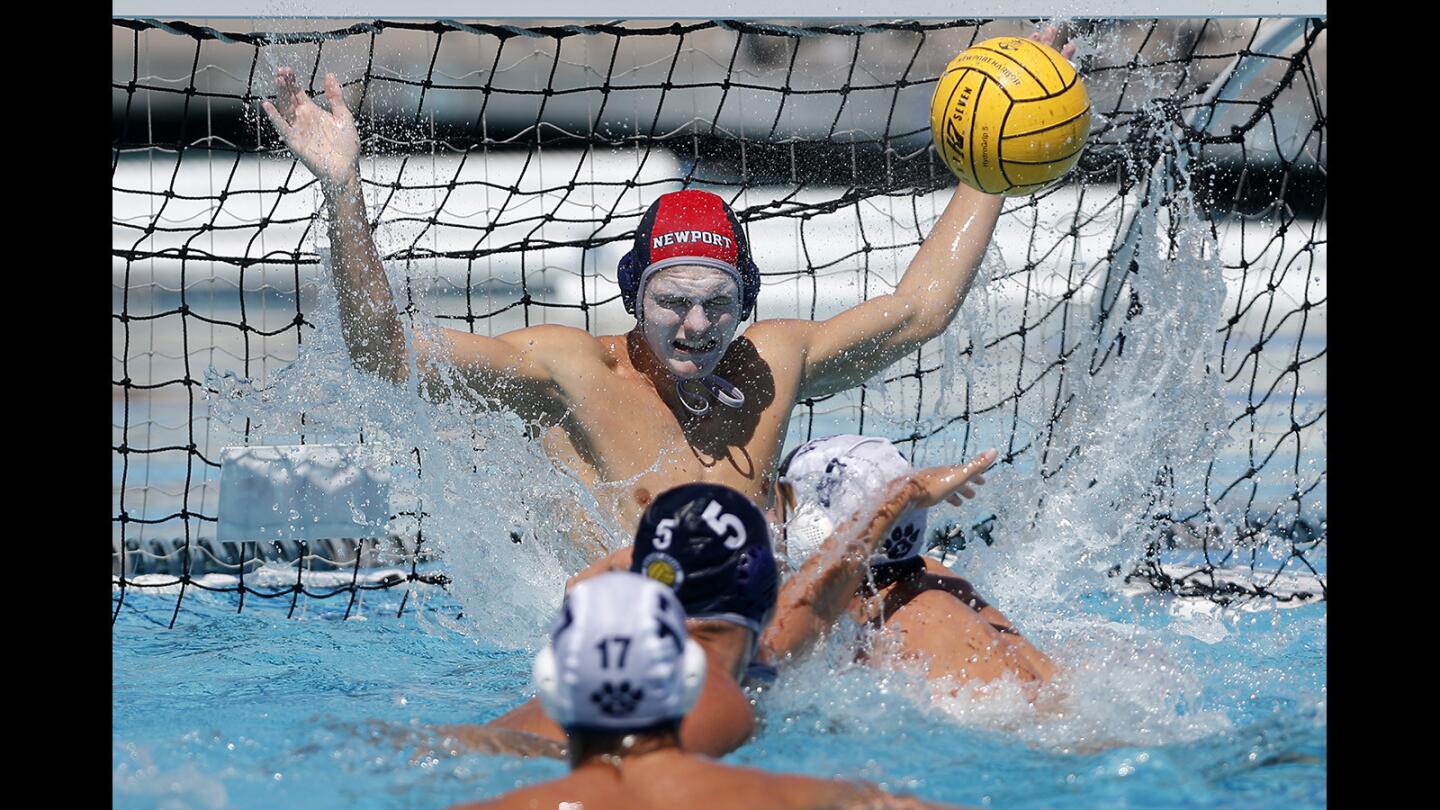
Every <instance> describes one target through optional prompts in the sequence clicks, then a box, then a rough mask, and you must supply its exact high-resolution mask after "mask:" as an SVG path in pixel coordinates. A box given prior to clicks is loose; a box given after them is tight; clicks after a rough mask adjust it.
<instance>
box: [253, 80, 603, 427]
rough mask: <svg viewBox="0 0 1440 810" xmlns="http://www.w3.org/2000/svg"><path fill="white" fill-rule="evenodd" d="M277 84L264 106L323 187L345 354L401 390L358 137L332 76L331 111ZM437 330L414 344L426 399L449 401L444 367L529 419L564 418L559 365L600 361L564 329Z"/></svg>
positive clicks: (395, 332)
mask: <svg viewBox="0 0 1440 810" xmlns="http://www.w3.org/2000/svg"><path fill="white" fill-rule="evenodd" d="M275 81H276V99H275V103H274V104H272V103H270V102H268V101H266V102H264V103H263V104H262V106H263V107H264V109H265V113H266V115H268V116H269V118H270V122H271V123H272V124H273V125H274V127H275V130H276V132H278V133H279V134H280V137H281V138H282V139H283V140H284V142H285V145H286V146H287V147H289V148H290V151H291V152H293V153H294V154H295V157H296V158H297V159H299V160H300V162H301V163H303V164H304V165H305V167H306V168H307V169H309V170H310V172H311V173H312V174H314V175H315V177H316V178H318V180H319V182H320V187H321V189H322V190H323V191H324V194H325V202H326V206H327V207H328V209H329V215H330V216H329V220H330V222H329V229H330V244H331V246H332V248H333V253H332V258H331V262H330V270H331V273H332V275H333V276H334V279H335V292H336V296H337V298H338V299H339V304H340V329H341V332H342V334H343V335H344V338H345V346H346V348H347V349H348V350H349V352H350V357H351V359H352V360H353V361H354V362H355V364H356V366H357V367H359V368H360V369H362V370H364V371H367V372H369V373H371V374H375V375H377V376H379V377H381V378H383V379H386V380H390V381H391V382H397V383H398V382H402V381H404V380H405V379H407V378H408V377H409V374H410V372H409V358H408V356H407V351H406V345H405V333H404V329H403V328H402V325H401V320H400V314H399V312H398V311H397V310H396V309H395V302H394V299H393V297H392V295H391V292H390V282H389V279H387V278H386V276H385V268H384V265H383V264H382V263H381V261H380V254H379V252H378V251H377V250H376V248H375V240H374V237H373V235H372V234H371V232H370V225H369V222H368V218H367V214H366V211H365V198H364V195H363V194H362V193H361V189H360V163H359V158H360V138H359V135H358V133H357V131H356V129H355V121H354V119H353V117H352V116H351V114H350V110H349V108H348V107H347V106H346V105H345V99H344V96H343V95H342V93H341V88H340V83H339V82H338V81H337V80H336V79H335V76H334V74H330V73H327V74H325V99H326V102H327V103H328V104H329V107H330V109H329V110H328V111H327V110H325V109H322V108H321V107H320V106H319V105H318V104H316V103H315V102H314V101H313V100H312V99H311V98H310V96H309V95H308V94H307V93H306V92H305V90H304V89H303V88H302V87H301V86H300V84H299V82H298V81H296V78H295V73H294V71H293V70H291V69H290V68H280V69H279V70H277V71H276V74H275ZM438 331H439V333H440V337H439V339H426V338H423V337H421V336H419V335H417V336H415V341H414V342H415V348H416V351H417V352H418V355H419V356H418V358H417V360H418V362H417V366H418V367H419V368H421V369H423V370H424V371H425V372H426V381H427V382H428V383H430V388H431V390H430V391H427V393H430V394H432V395H443V393H444V389H443V388H441V387H440V386H439V385H438V384H439V383H441V382H442V379H443V377H442V374H441V373H440V367H441V366H443V365H447V364H448V365H453V366H454V367H455V369H456V370H457V371H458V372H459V373H460V377H461V380H459V382H462V383H464V384H465V385H466V386H467V387H469V388H471V389H473V390H475V391H476V392H478V393H480V394H482V395H484V396H485V397H487V398H490V399H494V400H498V401H500V402H502V403H503V404H505V405H508V406H510V407H513V408H515V409H516V410H519V411H520V412H521V416H523V417H527V418H542V417H543V416H546V415H550V416H556V415H558V414H559V413H561V412H563V407H562V404H561V403H560V402H559V401H558V400H559V398H560V397H561V392H560V391H559V390H558V387H557V386H556V384H555V382H554V374H553V372H554V371H555V369H554V368H552V367H551V365H550V364H551V363H568V362H574V361H575V360H577V359H578V360H583V359H585V358H586V357H587V356H589V355H594V354H596V353H598V352H599V345H598V344H597V343H595V340H594V338H593V337H590V336H589V335H588V334H586V333H585V332H584V331H583V330H578V329H566V328H565V327H552V326H546V327H532V328H531V329H522V330H517V331H515V332H510V333H507V334H505V335H502V336H500V337H498V338H491V337H487V336H483V335H473V334H470V333H469V332H463V331H460V330H457V329H441V330H438ZM571 333H575V334H571ZM582 338H583V339H582ZM587 344H590V345H587ZM547 360H548V361H549V362H547Z"/></svg>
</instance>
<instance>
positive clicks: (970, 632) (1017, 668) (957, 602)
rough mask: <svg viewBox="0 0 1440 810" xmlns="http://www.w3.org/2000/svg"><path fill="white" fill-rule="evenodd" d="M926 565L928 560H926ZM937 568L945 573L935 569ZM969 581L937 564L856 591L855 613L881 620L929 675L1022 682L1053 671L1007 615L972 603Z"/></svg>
mask: <svg viewBox="0 0 1440 810" xmlns="http://www.w3.org/2000/svg"><path fill="white" fill-rule="evenodd" d="M926 562H927V567H929V564H930V563H933V561H931V560H927V561H926ZM935 568H939V569H940V570H943V571H945V572H946V574H948V575H937V574H935V573H934V570H935ZM972 594H973V589H972V588H970V585H969V583H968V582H965V580H963V579H961V578H959V577H956V576H954V575H953V574H950V572H949V570H948V569H945V568H944V567H943V566H939V565H938V564H935V565H934V567H933V568H931V569H930V570H929V571H927V572H925V573H922V574H920V575H918V576H915V577H912V578H908V579H904V580H901V581H899V582H896V583H894V584H893V585H890V586H889V587H887V588H885V589H884V590H882V591H881V592H880V593H879V594H877V595H876V596H875V597H872V598H869V599H864V598H861V597H857V599H856V601H855V602H854V603H853V604H854V607H855V608H856V611H855V616H856V618H857V619H860V618H861V617H862V616H864V617H866V618H869V619H870V620H871V621H872V622H879V621H883V623H884V626H885V628H886V629H888V630H893V631H895V632H896V633H897V635H898V640H899V645H900V646H899V650H898V653H899V655H900V656H901V657H902V658H905V659H909V660H912V661H915V662H917V663H919V664H921V665H923V666H924V667H925V669H926V675H927V677H928V678H930V679H931V680H936V679H940V678H949V679H953V680H954V681H955V682H957V683H964V682H967V681H972V680H978V681H981V682H987V681H993V680H996V679H998V678H1001V677H1004V676H1006V675H1007V674H1010V675H1014V676H1015V677H1016V678H1018V679H1019V680H1020V681H1021V682H1022V683H1027V684H1038V683H1044V682H1046V681H1049V680H1050V679H1051V678H1052V677H1054V675H1055V672H1056V668H1055V664H1054V663H1053V662H1052V661H1051V660H1050V658H1049V657H1048V656H1046V655H1045V654H1044V653H1042V652H1040V650H1038V649H1036V648H1035V646H1034V645H1032V644H1031V643H1030V642H1029V641H1028V640H1026V639H1025V638H1024V637H1023V636H1021V635H1020V634H1019V632H1017V631H1016V630H1015V629H1014V627H1013V626H1012V625H1011V624H1010V622H1009V620H1008V619H1006V618H1005V617H1004V616H1003V615H1001V614H1000V612H999V611H998V610H996V609H995V608H993V607H991V606H989V605H985V604H984V603H983V602H979V603H978V604H976V603H975V600H974V599H973V598H967V597H971V595H972Z"/></svg>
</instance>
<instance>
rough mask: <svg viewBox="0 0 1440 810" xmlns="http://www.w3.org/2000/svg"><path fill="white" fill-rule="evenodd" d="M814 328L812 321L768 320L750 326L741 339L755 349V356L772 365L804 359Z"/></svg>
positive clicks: (794, 319) (793, 319)
mask: <svg viewBox="0 0 1440 810" xmlns="http://www.w3.org/2000/svg"><path fill="white" fill-rule="evenodd" d="M815 328H816V324H815V322H814V321H807V320H802V319H799V318H770V319H768V320H763V321H756V322H755V323H753V324H751V325H750V326H749V327H747V328H746V329H745V334H744V335H741V337H742V338H743V339H745V340H747V341H749V342H750V344H751V345H752V346H754V347H755V352H756V353H757V354H759V355H760V356H761V357H763V358H765V359H766V360H767V361H770V362H772V363H773V362H775V361H784V360H790V359H794V360H799V359H802V358H803V357H804V355H805V350H806V347H808V346H809V344H810V337H811V335H812V334H813V332H814V330H815Z"/></svg>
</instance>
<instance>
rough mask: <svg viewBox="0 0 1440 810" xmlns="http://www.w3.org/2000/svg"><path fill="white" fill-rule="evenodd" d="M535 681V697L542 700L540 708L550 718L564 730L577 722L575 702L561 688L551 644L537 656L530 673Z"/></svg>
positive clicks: (567, 691) (541, 649) (568, 693)
mask: <svg viewBox="0 0 1440 810" xmlns="http://www.w3.org/2000/svg"><path fill="white" fill-rule="evenodd" d="M530 674H531V677H532V678H533V679H534V681H535V697H537V698H539V699H540V707H541V708H543V709H544V710H545V713H546V714H548V715H550V718H551V719H552V720H554V721H555V722H556V723H559V724H560V726H561V727H562V728H563V727H565V726H567V725H569V724H571V723H573V722H574V721H575V713H574V712H573V711H571V707H572V706H573V705H574V702H573V701H572V700H571V694H570V692H569V690H567V689H562V688H561V687H560V672H559V668H558V667H556V666H555V651H554V650H553V649H551V648H550V645H549V644H546V645H545V646H544V647H542V648H540V654H539V655H537V656H535V666H534V668H532V669H531V671H530Z"/></svg>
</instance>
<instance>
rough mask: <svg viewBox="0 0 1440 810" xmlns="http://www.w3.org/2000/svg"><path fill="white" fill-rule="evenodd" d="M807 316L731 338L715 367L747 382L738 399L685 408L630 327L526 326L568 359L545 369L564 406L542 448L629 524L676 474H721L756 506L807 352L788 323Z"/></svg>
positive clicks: (703, 477)
mask: <svg viewBox="0 0 1440 810" xmlns="http://www.w3.org/2000/svg"><path fill="white" fill-rule="evenodd" d="M808 325H810V324H809V323H808V322H805V321H780V320H770V321H762V322H759V323H756V324H754V325H753V326H751V327H750V328H749V329H748V330H747V331H746V332H745V334H743V335H742V336H740V337H739V338H737V339H736V340H735V342H734V343H732V344H731V346H730V349H729V351H728V352H726V353H725V357H724V359H723V360H721V362H720V365H719V366H718V367H717V369H716V371H717V373H718V374H720V375H722V376H723V377H725V379H727V380H730V381H731V382H733V383H735V384H736V385H737V386H739V387H740V389H741V390H743V391H744V392H745V404H744V405H743V406H742V407H740V408H738V409H732V408H724V409H720V408H716V409H713V410H711V411H710V412H708V413H706V414H704V415H696V414H692V413H690V412H689V411H688V410H686V409H685V408H684V406H683V405H681V404H680V402H679V400H678V396H677V394H676V393H675V391H674V388H673V387H672V386H665V385H661V386H657V385H656V384H655V382H654V380H655V375H656V369H655V367H654V366H655V363H654V361H653V359H652V357H651V355H650V352H649V350H648V349H647V348H646V347H645V346H644V345H643V343H642V341H640V340H639V338H638V337H637V336H636V334H635V333H633V332H632V333H629V334H626V335H605V336H601V337H592V336H590V335H589V334H587V333H585V332H583V331H580V330H576V329H569V328H566V327H536V328H532V329H529V330H523V331H524V332H540V333H542V334H539V335H537V338H536V339H537V341H552V342H553V343H552V344H551V345H553V346H554V347H555V351H554V352H553V354H554V355H555V356H559V357H563V358H564V359H565V362H564V363H560V364H556V365H555V366H554V367H553V369H552V373H553V374H554V379H555V384H556V386H557V387H559V388H560V389H561V396H563V397H564V399H565V400H566V401H567V402H569V403H571V407H570V408H569V409H568V410H567V411H565V412H564V413H563V414H559V415H557V419H556V422H555V424H554V426H553V427H551V428H550V429H549V430H548V431H547V433H546V434H545V439H544V441H545V448H546V451H547V452H548V453H549V454H550V455H551V456H552V457H554V458H556V459H558V460H560V461H562V462H563V463H565V464H566V465H567V466H569V467H570V469H571V470H572V471H573V472H574V473H575V474H576V475H577V476H578V477H579V478H580V479H581V480H582V481H583V482H584V483H585V484H586V485H588V486H589V487H590V488H591V489H592V490H593V491H594V492H595V495H596V497H597V499H598V500H599V501H600V503H601V504H602V505H603V506H606V507H608V508H610V509H612V510H613V513H614V516H615V517H617V518H618V519H619V521H620V525H622V526H633V525H635V523H636V521H637V520H638V519H639V516H640V513H641V512H642V511H644V509H645V507H646V506H647V505H648V504H649V503H650V501H651V499H652V498H654V496H655V495H658V494H659V493H660V492H662V491H664V490H666V489H669V488H670V487H673V486H675V485H676V484H677V483H681V482H697V481H698V482H706V483H715V484H724V485H725V486H728V487H731V488H732V489H735V490H737V491H739V492H741V493H743V494H744V495H746V496H747V497H749V498H751V499H752V500H754V501H756V502H757V503H759V504H761V505H762V507H763V505H764V504H765V503H766V501H767V500H768V498H769V491H770V489H771V481H770V478H769V474H770V472H771V471H772V470H773V467H774V462H775V459H776V457H777V456H778V455H779V453H780V448H781V446H782V445H783V444H784V443H785V430H786V427H787V425H788V420H789V416H790V410H791V408H793V407H794V403H795V402H796V400H797V398H798V396H797V395H798V393H799V390H800V373H799V372H800V368H801V366H802V364H803V362H804V358H803V356H801V353H800V352H798V351H796V350H795V347H794V344H793V340H790V339H787V338H788V337H789V335H787V333H788V332H794V331H796V330H803V329H804V328H805V327H806V326H808ZM517 334H523V332H522V333H517ZM539 345H540V343H538V342H537V346H539Z"/></svg>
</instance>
